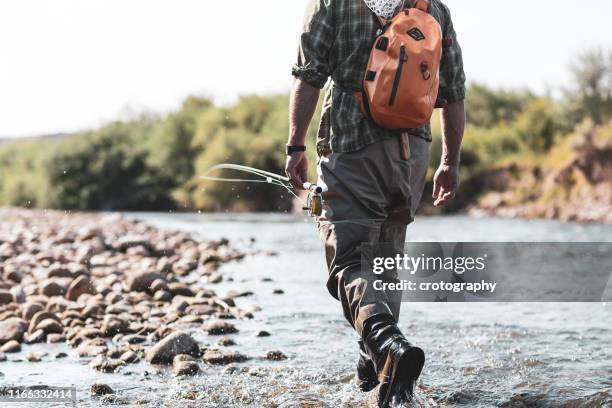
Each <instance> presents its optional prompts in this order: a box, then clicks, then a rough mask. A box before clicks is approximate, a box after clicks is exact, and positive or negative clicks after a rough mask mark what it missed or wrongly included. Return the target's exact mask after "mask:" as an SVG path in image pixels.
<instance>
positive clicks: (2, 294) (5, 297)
mask: <svg viewBox="0 0 612 408" xmlns="http://www.w3.org/2000/svg"><path fill="white" fill-rule="evenodd" d="M14 300H15V299H13V294H12V293H11V291H10V290H7V289H0V305H7V304H9V303H13V301H14Z"/></svg>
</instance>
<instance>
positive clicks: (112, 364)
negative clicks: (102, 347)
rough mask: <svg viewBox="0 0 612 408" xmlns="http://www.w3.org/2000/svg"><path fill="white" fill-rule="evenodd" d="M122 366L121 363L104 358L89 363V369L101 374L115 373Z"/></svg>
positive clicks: (99, 357)
mask: <svg viewBox="0 0 612 408" xmlns="http://www.w3.org/2000/svg"><path fill="white" fill-rule="evenodd" d="M122 365H123V361H121V360H117V359H112V358H107V357H104V356H98V357H96V358H94V359H93V360H91V362H90V363H89V366H90V367H91V368H93V369H95V370H98V371H101V372H103V373H115V372H117V371H118V370H119V368H120V367H121V366H122Z"/></svg>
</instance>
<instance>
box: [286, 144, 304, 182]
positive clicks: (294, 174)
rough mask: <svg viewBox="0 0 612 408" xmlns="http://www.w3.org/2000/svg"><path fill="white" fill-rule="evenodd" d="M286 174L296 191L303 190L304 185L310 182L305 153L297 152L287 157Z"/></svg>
mask: <svg viewBox="0 0 612 408" xmlns="http://www.w3.org/2000/svg"><path fill="white" fill-rule="evenodd" d="M285 174H286V175H287V177H289V182H290V183H291V185H292V186H293V188H295V189H296V190H303V189H304V183H306V181H308V159H307V158H306V154H305V153H304V152H295V153H293V154H291V155H289V156H287V162H286V164H285Z"/></svg>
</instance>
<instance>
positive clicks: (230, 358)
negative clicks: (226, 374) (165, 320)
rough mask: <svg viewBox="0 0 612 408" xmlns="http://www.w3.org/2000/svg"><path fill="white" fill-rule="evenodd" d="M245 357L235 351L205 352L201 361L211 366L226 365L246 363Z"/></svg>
mask: <svg viewBox="0 0 612 408" xmlns="http://www.w3.org/2000/svg"><path fill="white" fill-rule="evenodd" d="M246 360H247V358H246V356H244V355H242V354H240V353H238V352H237V351H229V352H223V351H220V350H206V352H205V353H204V355H203V356H202V361H204V362H205V363H207V364H212V365H227V364H232V363H241V362H243V361H246Z"/></svg>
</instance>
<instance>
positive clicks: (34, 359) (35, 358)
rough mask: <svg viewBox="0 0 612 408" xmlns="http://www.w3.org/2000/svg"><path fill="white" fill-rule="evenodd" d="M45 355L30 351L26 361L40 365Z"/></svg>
mask: <svg viewBox="0 0 612 408" xmlns="http://www.w3.org/2000/svg"><path fill="white" fill-rule="evenodd" d="M42 357H43V354H40V353H35V352H33V351H28V352H27V353H26V355H25V359H26V360H28V361H29V362H30V363H38V362H40V361H42Z"/></svg>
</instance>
